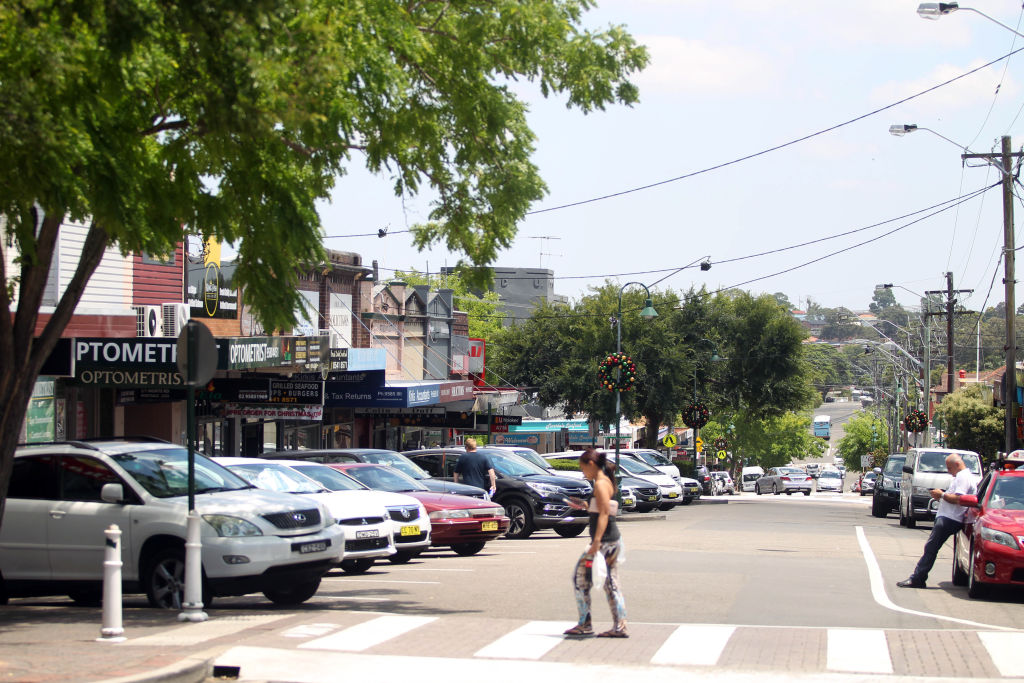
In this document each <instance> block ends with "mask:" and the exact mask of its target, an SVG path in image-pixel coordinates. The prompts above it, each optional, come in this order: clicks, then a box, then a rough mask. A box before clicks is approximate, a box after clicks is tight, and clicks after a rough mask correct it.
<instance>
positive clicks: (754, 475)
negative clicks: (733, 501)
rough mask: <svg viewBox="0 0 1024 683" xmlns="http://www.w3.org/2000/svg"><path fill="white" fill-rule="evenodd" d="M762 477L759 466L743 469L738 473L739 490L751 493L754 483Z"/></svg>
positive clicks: (762, 471) (762, 470)
mask: <svg viewBox="0 0 1024 683" xmlns="http://www.w3.org/2000/svg"><path fill="white" fill-rule="evenodd" d="M763 476H764V469H762V468H761V467H760V466H759V465H752V466H750V467H744V468H743V471H742V472H741V473H740V490H741V491H753V490H754V482H755V481H757V480H758V479H760V478H761V477H763Z"/></svg>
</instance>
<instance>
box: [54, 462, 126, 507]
mask: <svg viewBox="0 0 1024 683" xmlns="http://www.w3.org/2000/svg"><path fill="white" fill-rule="evenodd" d="M59 462H60V469H61V478H60V479H61V481H60V484H61V498H63V499H64V500H77V501H85V502H90V503H100V502H103V499H102V498H101V497H100V491H101V490H102V489H103V485H104V484H120V483H121V480H120V479H119V478H118V476H117V475H116V474H114V472H113V470H111V469H110V468H109V467H107V465H105V464H104V463H102V462H100V461H99V460H97V459H96V458H89V457H83V456H78V455H65V456H62V457H61V458H60V459H59Z"/></svg>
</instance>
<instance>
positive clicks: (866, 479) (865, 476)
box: [864, 468, 945, 481]
mask: <svg viewBox="0 0 1024 683" xmlns="http://www.w3.org/2000/svg"><path fill="white" fill-rule="evenodd" d="M943 469H945V468H943ZM877 476H878V474H877V473H875V472H868V473H867V474H865V475H864V481H868V480H869V479H874V478H875V477H877Z"/></svg>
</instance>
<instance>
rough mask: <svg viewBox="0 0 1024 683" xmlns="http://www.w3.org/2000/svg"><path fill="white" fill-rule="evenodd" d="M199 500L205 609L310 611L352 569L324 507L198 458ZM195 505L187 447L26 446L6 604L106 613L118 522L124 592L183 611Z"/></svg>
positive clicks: (9, 543) (5, 542)
mask: <svg viewBox="0 0 1024 683" xmlns="http://www.w3.org/2000/svg"><path fill="white" fill-rule="evenodd" d="M195 494H196V495H195V506H196V510H197V511H198V513H199V515H200V519H201V520H202V521H201V529H202V562H203V603H204V605H209V604H210V602H211V600H212V598H213V597H214V596H227V595H245V594H248V593H257V592H262V593H263V594H264V595H265V596H266V597H267V598H268V599H270V600H271V601H273V602H275V603H279V604H288V605H294V604H299V603H302V602H304V601H306V600H308V599H309V598H310V597H312V596H313V595H314V594H315V593H316V591H317V588H318V587H319V586H320V578H321V577H322V576H323V574H324V573H326V572H327V571H328V570H329V569H331V568H332V567H334V566H336V565H337V564H338V563H339V562H340V561H341V560H342V559H343V553H344V547H345V533H344V530H343V528H342V527H341V526H339V525H337V524H336V523H335V520H334V517H333V516H332V515H331V514H330V513H329V512H328V511H327V509H326V508H325V507H324V506H323V505H322V504H321V503H319V502H317V501H313V500H310V499H308V498H300V497H296V496H289V495H287V494H281V493H275V492H272V491H263V490H260V489H257V488H254V487H252V486H250V485H249V484H248V483H246V482H245V481H244V480H242V479H241V478H239V477H237V476H236V475H234V474H232V473H231V472H229V471H228V470H226V469H225V468H223V467H221V466H220V465H218V464H217V463H215V462H212V461H210V460H209V459H207V458H205V457H203V456H202V455H199V454H198V453H197V454H196V455H195ZM187 507H188V453H187V451H186V450H185V448H184V447H182V446H178V445H175V444H171V443H167V442H164V441H157V440H145V439H110V440H96V441H69V442H60V443H48V444H39V445H26V446H22V447H19V448H18V450H17V451H16V453H15V458H14V469H13V473H12V476H11V483H10V489H9V491H8V495H7V502H6V508H5V511H4V517H3V520H2V526H0V604H2V603H3V602H6V600H7V598H8V597H18V596H36V595H58V594H67V595H69V596H71V598H72V599H74V600H75V601H77V602H82V603H92V604H98V603H99V601H100V598H101V596H102V580H103V561H104V546H105V542H106V537H105V535H104V530H105V529H107V528H108V527H109V526H110V525H111V524H116V525H117V526H118V527H119V528H120V529H121V533H122V535H121V559H122V562H123V569H122V579H123V589H124V591H125V592H129V593H134V592H139V593H145V594H146V596H147V597H148V599H149V602H150V604H151V605H153V606H154V607H163V608H170V609H180V608H181V603H182V599H183V591H184V578H185V528H186V516H187V513H188V510H187V509H186V508H187Z"/></svg>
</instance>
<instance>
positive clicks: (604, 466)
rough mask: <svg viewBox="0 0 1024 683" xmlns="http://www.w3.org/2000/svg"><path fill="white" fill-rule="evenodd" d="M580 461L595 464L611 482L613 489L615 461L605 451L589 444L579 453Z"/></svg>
mask: <svg viewBox="0 0 1024 683" xmlns="http://www.w3.org/2000/svg"><path fill="white" fill-rule="evenodd" d="M580 462H581V463H594V464H595V465H597V467H598V469H600V470H601V471H602V472H604V474H605V476H606V477H608V479H609V480H610V481H611V482H612V491H614V490H615V462H614V461H611V460H609V459H608V454H607V453H606V452H604V451H599V450H597V449H596V448H594V447H593V446H590V447H588V448H587V449H586V450H584V451H583V453H582V454H581V455H580Z"/></svg>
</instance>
